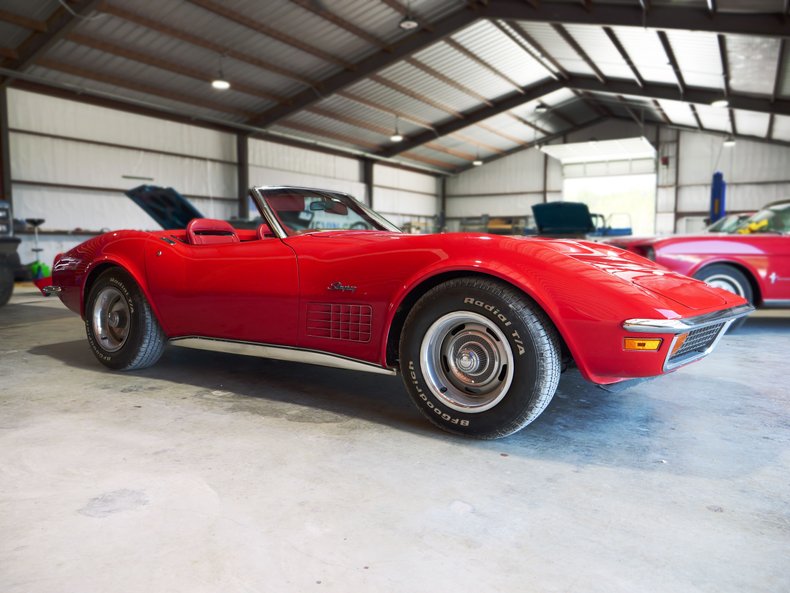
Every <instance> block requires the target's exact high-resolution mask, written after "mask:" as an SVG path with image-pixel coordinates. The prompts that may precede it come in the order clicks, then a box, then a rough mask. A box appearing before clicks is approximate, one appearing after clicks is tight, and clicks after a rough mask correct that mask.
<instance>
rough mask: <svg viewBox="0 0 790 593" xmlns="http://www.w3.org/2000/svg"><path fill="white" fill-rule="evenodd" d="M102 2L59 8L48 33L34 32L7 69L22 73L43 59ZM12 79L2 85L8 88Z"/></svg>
mask: <svg viewBox="0 0 790 593" xmlns="http://www.w3.org/2000/svg"><path fill="white" fill-rule="evenodd" d="M100 1H101V0H84V1H83V2H80V3H79V4H74V5H73V6H71V7H69V10H66V7H65V6H59V7H58V8H57V9H56V10H55V12H53V13H52V16H51V17H50V18H49V19H48V20H47V23H46V25H47V30H46V33H42V32H40V31H36V32H34V33H33V34H32V35H31V36H30V37H28V38H27V39H26V40H25V41H23V42H22V43H21V44H20V46H19V47H17V48H16V52H17V54H18V55H17V58H16V59H14V60H11V61H10V62H8V63H6V64H5V67H6V68H10V69H11V70H16V71H17V72H22V71H23V70H25V69H26V68H28V67H29V66H31V65H32V64H34V63H35V62H36V60H38V59H39V58H41V57H42V56H43V55H44V54H45V53H46V52H47V51H48V50H49V49H50V48H51V47H52V46H53V45H55V44H56V43H57V42H58V41H60V40H61V39H63V37H65V36H66V35H68V34H69V33H70V32H71V30H72V29H73V28H74V27H75V26H76V25H77V24H79V21H80V19H81V18H85V16H86V15H88V14H90V13H91V12H93V11H94V10H95V9H96V7H97V6H98V4H99V2H100ZM10 82H11V79H10V78H5V79H3V80H2V83H1V85H2V86H3V87H7V86H8V85H9V83H10Z"/></svg>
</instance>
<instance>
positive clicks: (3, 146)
mask: <svg viewBox="0 0 790 593" xmlns="http://www.w3.org/2000/svg"><path fill="white" fill-rule="evenodd" d="M0 200H5V201H7V202H8V203H9V204H11V211H12V212H13V208H14V203H13V200H12V199H11V146H10V134H9V133H8V94H7V91H6V89H5V88H0Z"/></svg>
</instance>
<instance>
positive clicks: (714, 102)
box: [710, 99, 730, 107]
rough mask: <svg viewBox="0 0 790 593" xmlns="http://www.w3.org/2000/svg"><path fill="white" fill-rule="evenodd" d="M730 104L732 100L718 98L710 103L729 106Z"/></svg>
mask: <svg viewBox="0 0 790 593" xmlns="http://www.w3.org/2000/svg"><path fill="white" fill-rule="evenodd" d="M729 105H730V102H729V101H728V100H727V99H716V100H715V101H712V102H711V104H710V106H711V107H729Z"/></svg>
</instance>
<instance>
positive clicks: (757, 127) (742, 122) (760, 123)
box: [734, 109, 771, 137]
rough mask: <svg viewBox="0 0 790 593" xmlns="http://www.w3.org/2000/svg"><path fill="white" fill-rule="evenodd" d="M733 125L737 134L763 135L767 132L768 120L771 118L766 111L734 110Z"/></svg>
mask: <svg viewBox="0 0 790 593" xmlns="http://www.w3.org/2000/svg"><path fill="white" fill-rule="evenodd" d="M734 113H735V127H736V128H737V129H738V133H739V134H748V135H750V136H760V137H765V135H766V134H767V133H768V122H769V120H770V118H771V116H770V115H768V114H767V113H755V112H753V111H743V110H739V109H736V110H735V112H734Z"/></svg>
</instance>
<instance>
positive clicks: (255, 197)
mask: <svg viewBox="0 0 790 593" xmlns="http://www.w3.org/2000/svg"><path fill="white" fill-rule="evenodd" d="M261 189H262V188H258V187H253V188H252V189H250V195H251V196H252V201H253V202H255V203H256V204H257V205H258V210H259V211H260V212H261V213H262V214H263V218H264V219H265V220H266V222H267V223H268V224H269V228H270V229H272V232H273V233H274V234H275V235H276V236H277V238H278V239H285V238H286V237H288V234H287V233H286V232H285V229H284V228H283V227H282V226H281V225H280V221H279V220H277V217H276V216H275V215H274V212H272V210H271V208H269V205H268V204H267V203H266V200H264V199H263V196H262V195H261ZM264 189H265V188H264Z"/></svg>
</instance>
